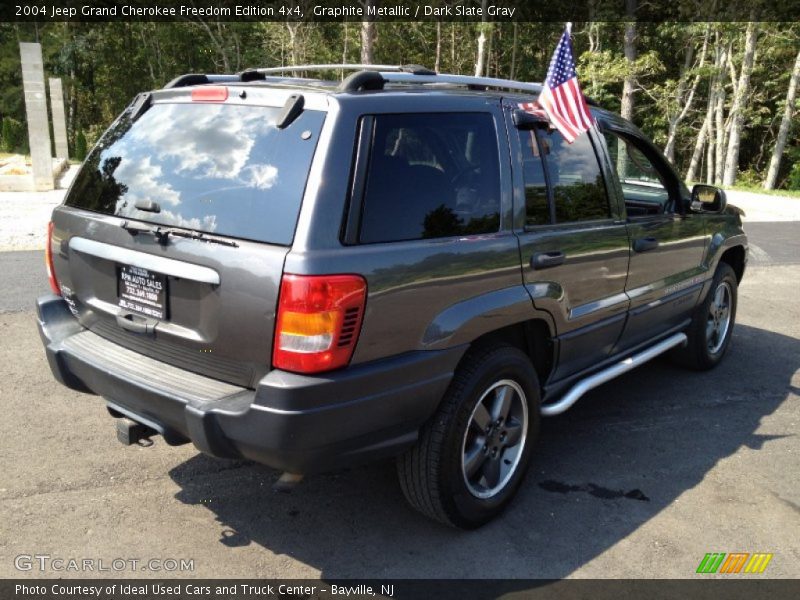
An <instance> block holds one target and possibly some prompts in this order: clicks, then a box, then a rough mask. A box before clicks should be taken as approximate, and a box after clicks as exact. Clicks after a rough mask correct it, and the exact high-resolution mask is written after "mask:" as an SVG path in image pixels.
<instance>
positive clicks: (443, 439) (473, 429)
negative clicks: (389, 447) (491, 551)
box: [397, 346, 540, 529]
mask: <svg viewBox="0 0 800 600" xmlns="http://www.w3.org/2000/svg"><path fill="white" fill-rule="evenodd" d="M503 409H505V413H506V420H505V421H500V424H499V425H498V419H500V418H502V413H503ZM489 414H491V419H488V416H489ZM539 421H540V414H539V381H538V378H537V376H536V371H535V370H534V369H533V365H531V362H530V360H529V358H528V357H527V356H526V355H525V354H524V353H523V352H521V351H520V350H518V349H516V348H513V347H511V346H494V347H491V348H486V349H483V350H480V351H473V352H471V353H470V354H468V355H467V356H466V357H465V358H464V360H463V361H462V364H461V365H460V366H459V368H458V370H457V371H456V373H455V375H454V377H453V380H452V382H451V383H450V387H449V388H448V390H447V392H446V393H445V395H444V398H443V399H442V402H441V404H440V405H439V408H438V410H437V412H436V414H435V415H434V416H433V417H432V418H431V419H430V420H429V421H428V423H426V424H425V426H424V427H423V428H422V431H421V432H420V437H419V439H418V441H417V444H416V445H415V446H414V447H413V448H412V449H411V450H409V451H408V452H407V453H406V454H404V455H403V456H401V457H399V458H398V460H397V472H398V476H399V478H400V485H401V487H402V488H403V493H404V494H405V496H406V499H407V500H408V501H409V503H410V504H411V505H412V506H413V507H414V508H416V509H417V510H418V511H420V512H421V513H423V514H424V515H426V516H428V517H430V518H432V519H435V520H437V521H440V522H442V523H445V524H447V525H451V526H453V527H459V528H462V529H474V528H477V527H480V526H481V525H483V524H485V523H487V522H488V521H490V520H491V519H493V518H494V517H496V516H497V515H498V514H500V513H501V512H502V511H503V510H504V509H505V508H506V506H507V505H508V504H509V502H510V501H511V499H512V498H513V496H514V494H515V493H516V491H517V489H518V488H519V485H520V483H521V482H522V480H523V478H524V475H525V471H526V470H527V467H528V462H529V461H530V457H531V452H532V449H533V446H534V444H535V441H536V439H537V438H538V435H539ZM479 423H481V424H488V426H487V427H486V428H483V427H480V428H479ZM479 429H480V431H479ZM514 442H516V443H514ZM468 472H469V473H470V474H471V475H470V476H468V475H467V473H468Z"/></svg>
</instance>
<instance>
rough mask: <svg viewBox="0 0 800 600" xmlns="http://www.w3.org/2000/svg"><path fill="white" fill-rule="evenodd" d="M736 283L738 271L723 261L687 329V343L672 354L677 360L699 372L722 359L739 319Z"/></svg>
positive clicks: (711, 367)
mask: <svg viewBox="0 0 800 600" xmlns="http://www.w3.org/2000/svg"><path fill="white" fill-rule="evenodd" d="M737 286H738V282H737V280H736V273H734V271H733V269H732V268H731V266H730V265H729V264H728V263H720V264H719V266H718V267H717V272H716V273H715V274H714V280H713V281H712V283H711V289H710V290H709V291H708V294H706V298H705V300H703V302H702V303H701V304H700V306H698V307H697V308H696V309H695V312H694V315H693V316H692V322H691V324H690V325H689V328H688V329H687V330H686V334H687V337H688V338H689V340H688V343H687V344H686V346H685V347H683V348H677V349H676V350H675V351H674V352H673V354H672V358H673V359H674V360H675V362H677V363H678V364H680V365H682V366H685V367H689V368H690V369H694V370H697V371H707V370H709V369H713V368H714V367H716V366H717V365H718V364H719V363H720V361H722V358H723V357H724V356H725V352H727V350H728V347H729V346H730V343H731V337H732V335H733V326H734V324H735V322H736V304H737Z"/></svg>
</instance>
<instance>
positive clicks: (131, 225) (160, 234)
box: [122, 221, 239, 248]
mask: <svg viewBox="0 0 800 600" xmlns="http://www.w3.org/2000/svg"><path fill="white" fill-rule="evenodd" d="M122 228H123V229H124V230H125V231H127V232H128V233H130V234H131V235H138V234H140V233H149V234H152V235H153V236H154V237H155V238H156V239H157V240H158V243H159V244H164V245H166V244H167V242H168V241H169V236H171V235H172V236H175V237H182V238H187V239H190V240H200V241H201V242H208V243H211V244H220V245H222V246H231V247H232V248H238V247H239V244H237V243H236V242H234V241H233V240H225V239H220V238H218V237H209V236H208V235H206V234H204V233H203V232H202V231H193V230H191V229H178V228H176V227H154V226H152V225H147V224H146V223H140V222H137V221H124V222H123V223H122Z"/></svg>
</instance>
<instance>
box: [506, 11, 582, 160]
mask: <svg viewBox="0 0 800 600" xmlns="http://www.w3.org/2000/svg"><path fill="white" fill-rule="evenodd" d="M569 34H570V32H569V27H567V29H565V30H564V33H563V35H562V36H561V40H559V42H558V46H557V47H556V51H555V53H554V54H553V58H552V59H551V60H550V68H549V69H548V70H547V79H545V83H544V88H543V89H542V91H541V93H540V94H539V99H538V102H537V104H538V106H536V104H535V103H531V102H526V103H524V104H521V105H520V108H522V109H523V110H526V111H528V112H532V113H534V114H537V113H540V112H541V111H542V110H543V111H544V112H545V113H546V115H547V116H548V117H549V118H550V121H551V122H552V123H553V125H555V127H556V129H558V130H559V131H560V132H561V134H562V135H563V136H564V139H566V140H567V142H569V143H570V144H571V143H572V142H574V141H575V138H576V137H578V136H579V135H580V134H581V133H583V132H584V131H588V130H589V128H591V127H592V125H593V124H594V121H593V120H592V115H591V113H590V112H589V107H588V106H587V104H586V99H585V98H584V96H583V92H581V87H580V85H578V72H577V71H576V70H575V58H574V56H573V55H572V42H571V41H570V36H569Z"/></svg>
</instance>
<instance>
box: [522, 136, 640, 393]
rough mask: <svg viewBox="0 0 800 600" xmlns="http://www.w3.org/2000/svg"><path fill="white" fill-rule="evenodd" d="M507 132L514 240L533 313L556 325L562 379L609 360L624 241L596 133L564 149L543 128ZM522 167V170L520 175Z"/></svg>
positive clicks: (619, 310) (617, 320)
mask: <svg viewBox="0 0 800 600" xmlns="http://www.w3.org/2000/svg"><path fill="white" fill-rule="evenodd" d="M510 127H511V132H512V135H511V138H512V146H513V147H514V148H515V152H516V153H517V160H515V161H514V164H515V166H517V168H515V174H514V177H515V206H524V207H525V210H524V222H523V223H520V225H521V227H520V228H518V236H519V239H520V250H521V254H522V270H523V278H524V282H525V285H526V287H527V288H528V290H529V292H530V293H531V295H532V297H533V302H534V305H535V306H536V307H537V308H539V309H542V310H546V311H548V312H549V313H550V314H551V315H552V317H553V320H554V322H555V325H556V329H557V341H558V366H557V369H556V371H555V372H554V374H553V380H554V381H555V380H558V379H562V378H564V377H567V376H569V375H571V374H574V373H576V372H578V371H581V370H583V369H586V368H588V367H591V366H593V365H595V364H596V363H597V362H599V361H601V360H603V359H604V358H606V357H607V356H608V355H609V353H610V352H611V350H612V348H613V347H614V345H615V344H616V342H617V340H618V338H619V336H620V334H621V332H622V329H623V326H624V323H625V315H626V311H627V308H628V298H627V296H626V295H625V279H626V275H627V271H628V253H629V251H628V233H627V229H626V226H625V222H624V221H623V220H621V218H620V215H619V207H618V206H617V205H616V203H615V202H613V201H612V198H613V197H612V196H610V195H609V190H608V188H607V182H606V175H605V174H604V172H603V168H602V166H601V163H600V162H599V161H598V157H597V153H596V149H595V147H596V145H597V144H598V139H597V138H596V137H595V135H596V134H595V133H594V132H590V133H589V134H587V135H582V136H580V137H578V138H577V139H576V140H575V142H574V143H573V144H568V143H567V142H566V141H565V140H564V138H563V137H562V136H561V134H560V133H559V132H558V131H555V130H549V129H547V128H546V127H538V128H535V129H528V130H525V129H523V130H518V129H516V128H513V125H510ZM519 167H521V168H519Z"/></svg>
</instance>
